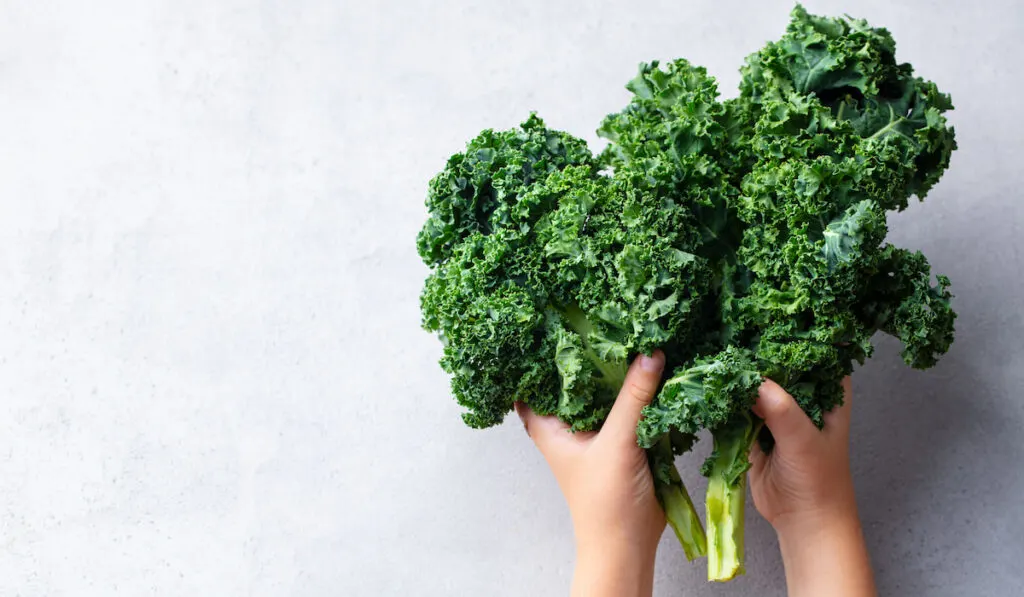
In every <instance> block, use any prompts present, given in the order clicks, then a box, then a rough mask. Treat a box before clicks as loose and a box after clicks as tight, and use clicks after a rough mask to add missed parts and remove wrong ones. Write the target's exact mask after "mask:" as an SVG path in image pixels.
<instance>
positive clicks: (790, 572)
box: [776, 510, 877, 597]
mask: <svg viewBox="0 0 1024 597" xmlns="http://www.w3.org/2000/svg"><path fill="white" fill-rule="evenodd" d="M776 530H777V532H778V535H779V547H780V548H781V550H782V560H783V564H784V565H785V568H786V585H787V586H788V587H789V597H808V596H819V595H829V596H831V597H875V595H877V593H876V591H875V581H874V577H873V574H872V572H871V561H870V558H869V556H868V551H867V547H866V545H865V543H864V534H863V532H862V531H861V526H860V520H859V518H858V517H857V513H856V510H853V511H852V512H849V513H847V514H843V515H838V516H834V515H833V516H822V517H819V518H817V519H815V518H813V517H812V518H807V519H803V520H799V521H792V522H789V521H782V522H780V524H778V525H777V526H776Z"/></svg>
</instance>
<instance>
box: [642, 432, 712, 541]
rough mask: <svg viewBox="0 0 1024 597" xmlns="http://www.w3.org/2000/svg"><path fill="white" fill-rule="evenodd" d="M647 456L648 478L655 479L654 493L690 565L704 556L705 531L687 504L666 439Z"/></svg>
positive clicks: (687, 497)
mask: <svg viewBox="0 0 1024 597" xmlns="http://www.w3.org/2000/svg"><path fill="white" fill-rule="evenodd" d="M647 454H648V462H649V463H650V466H651V474H652V475H653V476H654V492H655V494H656V495H657V496H658V501H659V502H660V503H661V507H662V508H663V509H664V510H665V518H666V520H667V521H668V524H669V526H671V527H672V530H673V531H674V532H675V534H676V538H677V539H679V544H680V545H682V546H683V553H684V554H686V559H687V560H691V561H692V560H694V559H696V558H699V557H701V556H703V555H706V554H707V551H708V546H707V538H706V536H705V533H704V527H703V526H702V525H701V523H700V518H699V517H698V516H697V510H696V509H695V508H694V507H693V502H692V501H691V500H690V494H689V493H687V492H686V486H685V485H683V480H682V478H681V477H680V476H679V471H678V470H676V465H675V462H674V458H673V454H672V445H671V443H670V440H669V438H668V436H665V437H664V438H662V439H661V440H660V441H659V442H658V443H657V444H656V445H655V446H654V447H652V448H651V449H650V450H648V451H647Z"/></svg>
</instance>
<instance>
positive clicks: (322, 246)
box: [0, 0, 1024, 597]
mask: <svg viewBox="0 0 1024 597" xmlns="http://www.w3.org/2000/svg"><path fill="white" fill-rule="evenodd" d="M789 8H791V5H790V3H789V2H785V1H780V0H771V1H753V0H751V1H744V2H740V1H717V2H706V1H699V0H693V1H680V0H673V1H664V2H604V1H592V2H555V1H551V0H546V1H532V0H531V1H524V0H520V1H516V2H495V1H488V2H478V3H469V2H454V1H453V2H444V1H437V0H434V1H411V0H410V1H407V2H355V1H351V2H348V1H345V0H343V1H342V2H337V1H334V2H330V1H326V0H322V1H313V0H303V1H297V0H280V1H272V0H265V1H262V2H246V1H243V0H221V1H209V0H175V1H169V0H168V1H162V2H156V1H150V2H139V1H129V0H125V1H123V2H114V1H109V0H108V1H96V2H88V3H86V2H74V1H65V2H57V1H50V0H45V1H44V0H32V1H29V0H25V1H4V2H0V17H2V18H0V595H12V596H13V595H19V596H24V597H36V596H64V595H67V596H75V597H87V596H92V595H96V596H101V595H102V596H107V595H132V596H136V595H169V596H177V595H204V596H205V595H210V596H218V597H220V596H234V595H239V596H241V595H258V596H262V595H266V596H284V595H295V596H339V595H340V596H346V597H347V596H378V595H395V596H399V595H401V596H405V595H423V596H428V597H433V596H441V595H446V596H447V595H458V596H462V595H467V596H469V595H472V596H477V595H488V596H495V597H498V596H505V595H508V596H513V595H514V596H523V595H531V596H533V595H544V596H546V595H564V594H566V592H567V587H568V583H569V578H570V573H571V568H572V539H571V529H570V525H569V521H568V517H567V512H566V509H565V506H564V503H563V501H562V498H561V496H560V494H559V493H558V490H557V488H556V486H555V483H554V481H553V480H552V478H551V476H550V474H549V473H548V471H547V470H546V468H545V465H544V463H543V461H542V459H541V458H540V456H539V455H538V454H537V453H536V452H535V451H534V450H533V448H532V446H531V445H530V444H529V443H528V441H527V438H526V437H525V436H524V435H523V433H522V430H521V429H520V427H519V425H518V423H514V424H513V423H509V424H506V425H505V426H503V427H501V428H498V429H495V430H491V431H488V432H476V431H471V430H469V429H467V428H465V427H463V426H462V424H461V422H460V420H459V417H458V414H459V409H458V408H457V406H456V405H455V404H454V402H452V401H451V400H450V399H449V396H448V393H447V380H446V379H445V377H444V376H443V375H442V373H441V372H440V370H439V369H438V368H437V366H436V365H435V361H436V359H437V357H438V355H439V352H440V351H439V346H438V343H437V341H436V340H435V339H433V338H431V337H430V336H428V335H427V334H426V333H424V332H421V331H420V330H419V327H418V324H419V314H418V305H417V297H418V294H419V289H420V285H421V282H422V278H423V276H424V273H425V268H424V267H423V266H422V265H421V264H420V263H419V261H418V259H417V256H416V254H415V250H414V246H413V237H414V235H415V233H416V231H417V229H418V227H419V225H420V223H421V222H422V218H423V216H424V214H423V207H422V201H423V196H424V191H425V185H426V181H427V180H428V178H429V177H430V176H431V175H432V174H433V173H434V172H436V171H437V170H438V169H439V168H440V167H441V166H442V165H443V163H444V160H445V158H446V157H447V156H448V155H449V154H450V153H452V152H453V151H455V150H458V149H459V148H460V147H461V146H462V144H463V143H464V142H465V141H466V140H467V139H468V138H470V137H471V136H472V135H473V134H475V133H476V132H477V131H478V130H480V129H481V128H484V127H488V126H494V127H509V126H512V125H514V124H516V123H517V122H519V121H520V120H521V119H522V118H523V117H525V116H526V114H527V113H528V111H530V110H537V111H539V112H540V114H541V115H542V116H543V117H544V118H546V119H547V120H548V122H549V123H550V124H551V125H552V126H556V127H558V128H564V129H567V130H570V131H573V132H575V133H577V134H580V135H584V136H586V137H587V138H588V139H590V140H592V141H596V138H595V136H594V134H593V132H592V131H593V129H594V128H595V126H596V123H597V122H598V121H599V119H600V118H601V117H602V116H603V115H604V114H605V113H607V112H609V111H612V110H615V109H617V108H619V107H620V106H622V105H623V103H624V102H625V100H626V96H627V93H626V91H625V90H624V89H623V88H622V85H623V83H624V82H625V81H626V80H628V79H629V78H630V77H631V76H632V74H633V72H634V69H635V65H636V63H637V62H639V61H641V60H647V59H652V58H672V57H678V56H685V57H688V58H690V59H691V60H693V61H695V62H697V63H701V64H704V65H706V66H707V67H708V68H709V70H710V71H711V72H712V73H714V74H715V75H717V76H718V77H719V78H720V81H721V82H722V88H723V89H724V90H730V89H732V88H734V86H735V84H736V82H737V80H738V74H737V67H738V66H739V64H740V61H741V60H742V58H743V56H744V55H746V54H747V53H748V52H750V51H752V50H754V49H756V48H758V47H759V46H760V45H761V44H762V43H763V42H764V41H765V40H767V39H769V38H773V37H776V36H777V35H779V34H780V33H781V31H782V28H783V27H784V25H785V22H786V13H787V12H788V10H789ZM808 8H810V9H811V10H813V11H819V12H823V13H831V14H836V13H841V12H851V13H854V14H856V15H859V16H864V17H867V18H869V19H871V20H872V21H874V22H876V23H880V24H884V25H886V26H888V27H889V28H890V29H891V30H892V31H893V32H894V34H895V36H896V39H897V40H898V42H899V57H900V58H901V59H904V60H908V61H911V62H913V63H914V65H915V66H916V67H917V68H918V70H919V72H920V73H921V74H922V75H924V76H926V77H928V78H932V79H934V80H936V81H937V82H939V84H940V85H941V87H942V88H944V89H946V90H948V91H949V92H950V93H952V95H953V98H954V100H955V102H956V105H957V110H956V111H955V112H954V113H953V116H952V119H953V122H954V123H955V125H956V127H957V133H958V140H959V143H960V147H961V148H960V150H959V151H958V152H957V153H956V154H955V156H954V160H953V167H952V169H951V171H950V172H949V173H948V174H947V175H946V177H945V179H944V180H943V182H942V183H941V184H940V185H939V186H938V188H936V189H935V191H934V192H933V193H932V195H931V196H930V197H929V201H928V202H927V203H926V204H925V205H922V206H914V208H913V209H911V210H909V211H908V212H907V213H905V214H903V215H901V216H899V217H896V218H893V219H892V237H893V238H894V239H895V240H896V241H898V243H899V244H901V245H904V246H908V247H915V248H920V249H922V250H924V251H925V252H926V253H927V254H928V255H929V256H930V257H931V259H932V262H933V263H934V264H935V266H936V268H937V269H938V270H939V271H943V272H946V273H948V274H949V275H950V276H951V277H952V279H953V281H954V284H955V287H954V288H955V291H956V293H957V295H958V298H957V303H956V304H957V307H958V309H959V311H960V319H959V321H958V337H957V342H956V344H955V346H954V348H953V350H952V352H951V353H950V354H949V355H948V356H947V357H946V358H945V360H943V361H942V363H941V364H940V366H939V367H937V368H936V369H934V370H932V371H928V372H925V373H919V372H912V371H910V370H908V369H906V368H904V367H903V366H902V365H901V363H900V362H899V359H898V354H897V353H898V348H897V347H896V346H895V344H894V343H893V342H889V341H880V342H879V350H878V354H877V358H875V359H874V360H873V361H871V362H870V364H869V365H867V366H866V367H864V368H863V370H861V371H860V372H859V373H858V374H857V375H856V377H855V384H856V387H857V396H856V401H857V403H856V408H855V417H856V424H855V430H854V434H855V442H856V448H855V469H856V480H857V487H858V494H859V498H860V504H861V506H862V509H863V517H864V522H865V526H866V532H867V538H868V541H869V543H870V546H871V550H872V557H873V561H874V564H875V567H876V569H877V571H878V578H879V583H880V586H881V589H882V593H883V594H884V595H910V596H917V595H935V596H945V595H949V596H957V597H961V596H965V595H967V596H971V597H973V596H979V595H996V596H1005V595H1020V594H1024V580H1022V578H1024V566H1022V565H1021V560H1022V558H1024V539H1022V538H1024V515H1022V512H1024V508H1022V506H1021V496H1022V494H1024V464H1022V463H1024V448H1022V445H1024V442H1022V441H1021V437H1020V430H1021V429H1022V428H1024V399H1022V397H1021V394H1022V391H1021V388H1022V386H1024V321H1022V312H1024V300H1022V298H1021V297H1022V296H1024V282H1022V280H1024V278H1022V276H1021V275H1020V273H1021V271H1022V268H1024V263H1022V259H1021V240H1020V235H1021V232H1022V231H1024V207H1022V206H1024V202H1022V200H1021V192H1022V191H1021V190H1022V189H1024V174H1022V171H1024V168H1022V167H1021V161H1022V160H1024V142H1022V139H1024V125H1022V122H1024V119H1022V118H1021V117H1020V115H1019V107H1020V105H1021V100H1020V98H1021V96H1022V93H1024V87H1022V83H1021V81H1022V80H1024V69H1022V66H1021V57H1022V56H1024V43H1022V42H1021V33H1022V28H1024V8H1022V4H1021V3H1020V2H1018V1H1016V0H980V1H975V2H970V3H960V2H952V1H931V2H928V1H925V0H916V1H907V2H898V3H894V2H890V1H888V0H885V1H883V0H871V1H862V0H857V1H856V2H853V1H847V2H837V1H824V0H823V1H812V2H808ZM727 92H728V91H727ZM695 460H696V459H694V460H693V461H688V462H685V463H682V464H683V465H684V467H685V465H687V464H693V462H694V461H695ZM693 468H694V467H692V466H690V467H688V468H685V470H687V471H689V473H688V478H687V482H688V483H692V484H693V485H694V486H696V487H698V488H699V487H702V486H703V484H702V482H701V480H700V479H699V478H698V476H697V475H696V474H694V473H693ZM695 493H696V494H698V495H699V493H700V489H695ZM748 529H749V538H748V552H749V573H748V575H747V576H746V577H744V578H741V579H739V580H737V581H735V582H734V583H732V584H730V585H727V586H709V585H707V584H705V583H704V582H703V580H702V577H703V573H704V572H703V568H702V566H700V565H696V566H690V565H687V564H686V563H685V561H684V559H683V557H682V554H681V553H680V550H679V549H678V546H677V545H675V544H674V541H673V540H670V539H669V538H667V539H666V540H665V542H664V544H663V549H662V550H661V554H660V559H659V567H658V573H657V574H658V580H657V594H658V595H748V596H755V595H756V596H758V597H765V596H771V595H782V594H783V593H784V587H783V575H782V571H781V569H780V567H779V557H778V553H777V548H776V543H775V539H774V536H773V534H772V533H771V530H770V528H768V527H767V526H766V525H765V524H764V523H763V522H762V521H761V520H760V519H759V518H758V516H757V515H756V513H754V512H753V511H750V512H748Z"/></svg>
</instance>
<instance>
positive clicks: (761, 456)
mask: <svg viewBox="0 0 1024 597" xmlns="http://www.w3.org/2000/svg"><path fill="white" fill-rule="evenodd" d="M766 464H768V455H767V454H765V453H764V450H762V449H761V442H759V441H757V440H754V443H753V445H751V446H750V474H751V475H753V476H754V477H760V476H761V474H762V472H763V471H764V467H765V465H766Z"/></svg>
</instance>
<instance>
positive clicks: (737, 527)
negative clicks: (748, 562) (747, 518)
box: [705, 475, 747, 582]
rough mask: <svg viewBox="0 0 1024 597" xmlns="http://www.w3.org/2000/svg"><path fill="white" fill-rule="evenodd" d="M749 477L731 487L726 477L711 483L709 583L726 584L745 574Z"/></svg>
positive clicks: (716, 477) (718, 477) (707, 501)
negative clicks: (744, 560) (744, 559)
mask: <svg viewBox="0 0 1024 597" xmlns="http://www.w3.org/2000/svg"><path fill="white" fill-rule="evenodd" d="M746 491H747V482H746V477H741V480H740V481H739V482H738V483H736V484H734V485H730V484H729V483H727V482H726V481H725V477H723V476H718V475H715V476H712V477H711V479H709V480H708V492H707V498H706V502H705V506H706V509H707V521H708V545H709V546H710V547H711V549H710V550H709V551H708V580H711V581H717V582H725V581H728V580H732V579H733V578H735V577H736V576H738V575H740V574H743V572H744V569H743V516H744V503H745V502H746V497H747V496H746Z"/></svg>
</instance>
